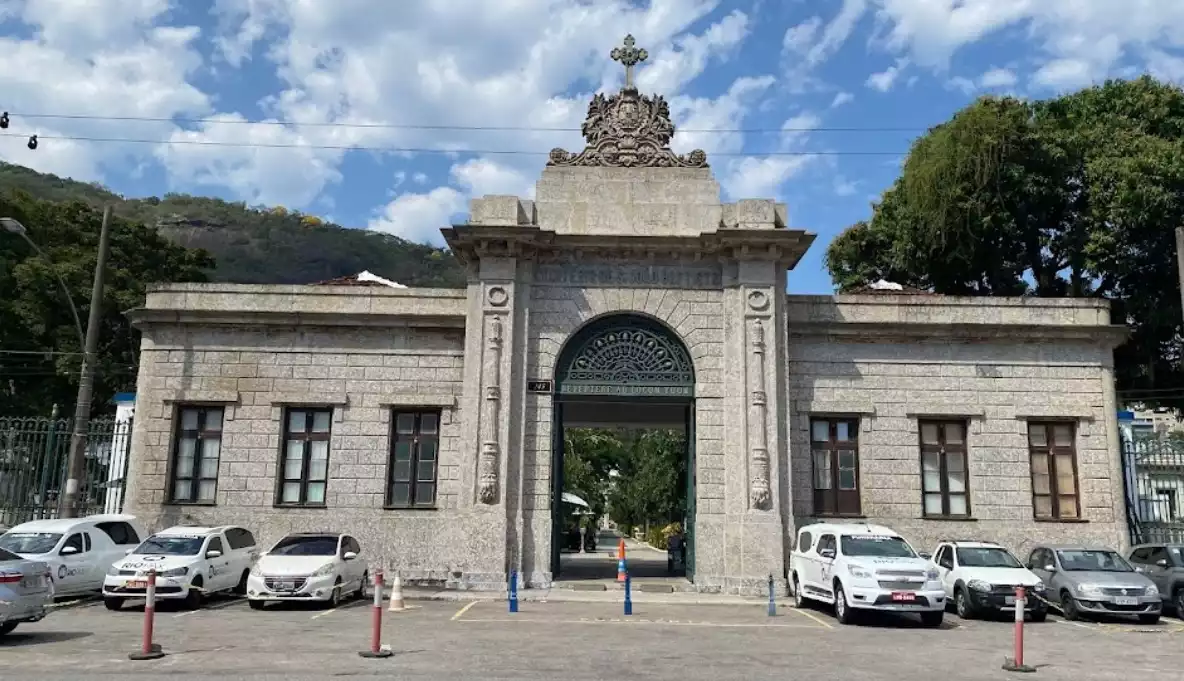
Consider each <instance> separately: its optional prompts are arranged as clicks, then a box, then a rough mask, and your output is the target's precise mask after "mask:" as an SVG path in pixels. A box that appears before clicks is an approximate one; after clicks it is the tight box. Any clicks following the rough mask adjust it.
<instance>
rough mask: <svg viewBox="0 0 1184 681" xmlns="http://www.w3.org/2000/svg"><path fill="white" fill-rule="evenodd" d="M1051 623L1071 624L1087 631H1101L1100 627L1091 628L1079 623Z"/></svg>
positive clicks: (1061, 621)
mask: <svg viewBox="0 0 1184 681" xmlns="http://www.w3.org/2000/svg"><path fill="white" fill-rule="evenodd" d="M1053 621H1054V622H1059V623H1060V624H1071V625H1073V626H1075V627H1080V628H1081V629H1085V630H1087V631H1101V628H1100V627H1091V626H1089V625H1088V624H1082V623H1081V622H1070V621H1069V620H1053Z"/></svg>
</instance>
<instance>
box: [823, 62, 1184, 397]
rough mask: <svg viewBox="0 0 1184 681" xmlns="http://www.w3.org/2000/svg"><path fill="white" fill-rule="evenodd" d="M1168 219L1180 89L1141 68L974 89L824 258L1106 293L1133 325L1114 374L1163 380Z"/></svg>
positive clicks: (1182, 98)
mask: <svg viewBox="0 0 1184 681" xmlns="http://www.w3.org/2000/svg"><path fill="white" fill-rule="evenodd" d="M1181 225H1184V91H1182V90H1180V89H1179V88H1177V87H1175V86H1172V85H1168V84H1164V83H1160V82H1157V81H1155V80H1154V79H1151V78H1148V77H1144V78H1140V79H1138V80H1133V81H1110V82H1107V83H1105V84H1103V85H1100V86H1097V87H1092V88H1088V89H1086V90H1082V91H1080V92H1077V93H1073V94H1069V95H1065V96H1063V97H1058V98H1054V99H1049V100H1045V101H1036V102H1024V101H1020V100H1016V99H1011V98H995V97H985V98H982V99H980V100H978V101H976V102H975V103H973V104H971V105H970V106H968V107H967V108H965V109H963V110H962V111H960V112H958V113H957V114H956V115H955V116H954V117H953V118H952V119H951V120H950V121H948V122H947V123H944V124H942V125H939V126H937V127H935V128H933V129H931V130H930V131H929V132H928V133H927V134H926V135H924V136H922V137H921V138H920V139H918V140H917V141H916V143H915V144H914V145H913V148H912V149H911V150H910V152H909V156H908V158H907V160H906V162H905V164H904V167H903V169H902V172H901V175H900V177H899V178H898V179H897V180H896V182H895V183H894V184H893V186H892V188H891V189H889V190H888V191H886V192H885V193H884V195H883V196H882V197H881V200H880V201H879V202H878V203H877V204H875V205H874V206H873V209H872V217H871V219H870V220H868V221H865V222H861V223H858V224H856V225H854V226H852V227H851V228H849V229H848V230H847V231H846V232H844V233H843V234H841V235H840V236H839V237H838V238H836V239H835V241H834V242H833V243H832V244H831V246H830V247H829V249H828V250H827V266H828V268H829V270H830V272H831V275H832V277H833V278H834V280H835V282H836V284H837V285H838V286H839V288H840V290H846V289H850V288H854V287H857V286H860V285H864V284H866V283H868V282H869V281H870V280H875V279H879V278H885V279H888V280H891V281H895V282H898V283H901V284H906V285H909V286H914V287H917V288H921V289H925V290H930V291H933V292H936V293H942V294H951V295H1038V296H1104V297H1107V298H1109V299H1111V300H1113V301H1114V302H1115V307H1114V318H1115V319H1116V320H1117V321H1119V322H1120V323H1121V322H1125V323H1127V324H1128V325H1129V327H1130V330H1131V339H1130V341H1129V342H1127V343H1126V344H1125V345H1123V346H1122V347H1120V348H1119V349H1118V351H1117V353H1116V362H1117V375H1118V381H1119V386H1120V388H1123V389H1147V388H1161V387H1172V388H1174V387H1178V386H1179V385H1180V384H1181V381H1182V380H1184V372H1182V371H1181V368H1180V361H1179V359H1180V357H1182V356H1184V335H1182V332H1184V329H1182V325H1181V315H1182V310H1181V306H1180V285H1179V282H1178V281H1177V279H1176V272H1175V247H1174V241H1173V239H1174V236H1173V231H1174V229H1175V228H1176V227H1177V226H1181ZM1161 403H1170V404H1171V406H1176V407H1181V406H1184V400H1175V401H1161Z"/></svg>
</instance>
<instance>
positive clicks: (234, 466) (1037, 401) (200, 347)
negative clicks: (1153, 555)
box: [127, 42, 1126, 591]
mask: <svg viewBox="0 0 1184 681" xmlns="http://www.w3.org/2000/svg"><path fill="white" fill-rule="evenodd" d="M615 55H616V56H617V57H621V60H622V61H623V62H625V64H626V66H627V67H629V68H630V69H631V68H632V66H633V65H635V64H636V63H637V62H638V61H640V60H641V59H643V58H644V51H638V50H636V49H634V48H633V47H632V44H631V42H629V43H627V44H626V48H625V49H624V50H617V51H615ZM673 132H674V129H673V125H672V124H671V123H670V120H669V114H668V109H667V106H666V103H665V102H664V101H663V100H662V98H661V97H658V96H654V97H648V96H644V95H641V94H640V93H639V92H638V91H637V90H636V89H634V88H633V87H632V85H631V80H629V79H627V82H626V87H625V88H623V89H622V90H621V91H620V92H619V93H616V94H614V95H612V96H611V97H604V96H600V95H598V96H597V97H595V98H594V99H593V101H592V103H591V104H590V106H589V116H588V121H587V122H586V123H585V125H584V134H585V138H586V139H587V142H588V147H587V148H586V149H585V150H584V151H582V152H580V153H576V154H572V153H568V152H565V151H562V150H556V151H554V152H552V154H551V159H550V162H549V163H548V165H547V167H546V169H545V170H544V171H543V173H542V177H541V178H540V180H539V182H538V184H537V189H536V195H535V199H534V200H524V199H520V198H518V197H513V196H487V197H484V198H480V199H475V200H474V201H473V202H472V205H471V214H470V217H469V219H468V221H467V222H465V223H464V224H461V225H457V226H453V227H451V228H447V229H445V230H443V232H444V235H445V238H446V239H447V241H448V243H449V245H450V246H451V248H452V249H453V251H454V253H455V254H456V255H457V257H458V258H459V259H460V260H461V261H462V262H463V263H464V264H465V265H466V267H467V268H468V274H469V277H468V278H469V281H468V286H467V288H466V289H460V290H436V289H415V288H403V289H395V288H388V287H383V286H362V287H358V286H332V285H330V286H254V285H252V286H245V285H227V284H176V285H166V286H159V287H156V288H154V289H153V290H152V291H151V292H150V293H149V295H148V297H147V301H146V304H145V306H144V307H143V308H141V309H138V310H135V311H132V312H131V313H130V315H131V317H132V319H133V322H134V323H135V324H136V326H137V327H138V328H139V329H140V330H141V331H142V334H143V340H142V347H141V360H140V374H139V381H138V387H137V405H136V414H137V418H136V422H135V430H134V434H133V442H132V452H131V472H130V475H129V481H128V491H127V498H128V505H129V507H130V511H131V512H133V513H136V514H137V515H139V516H141V517H143V518H144V519H145V520H146V521H147V523H148V524H149V525H151V526H153V527H156V528H160V527H164V526H168V525H172V524H178V523H231V522H233V523H241V524H244V525H246V526H248V527H250V528H252V529H254V530H255V531H256V533H257V534H258V535H259V536H260V539H261V540H262V541H263V542H265V543H266V542H270V541H273V540H275V539H278V538H279V537H280V536H282V534H284V533H286V532H290V531H317V530H338V531H346V532H350V533H353V534H354V535H356V536H357V537H358V538H359V539H360V540H361V542H362V546H363V550H364V551H366V552H367V553H368V554H369V559H370V560H371V561H374V562H376V563H378V562H381V563H383V564H386V565H388V566H390V567H394V568H397V569H399V570H400V571H402V573H403V575H404V576H405V577H406V578H409V579H412V580H422V581H430V582H434V583H442V584H445V585H447V586H450V587H454V588H491V589H496V588H501V586H502V585H503V584H505V580H506V579H507V574H508V573H509V572H510V571H511V570H515V571H517V572H518V573H519V574H520V575H522V579H523V582H524V583H525V584H526V585H528V586H547V585H549V584H551V583H552V582H553V580H554V578H555V568H556V566H557V564H558V563H557V556H558V548H557V545H556V534H555V531H554V526H555V517H554V515H553V512H554V510H555V507H556V505H557V504H556V501H557V499H558V498H559V494H560V493H561V492H562V490H561V488H560V487H559V485H558V484H557V475H556V474H555V473H556V471H557V470H558V469H557V466H560V465H561V462H562V451H561V442H562V438H561V437H559V433H560V431H561V429H562V427H563V425H564V424H566V425H569V426H570V425H572V424H573V423H575V422H577V421H578V422H580V423H584V424H588V423H594V424H600V425H612V424H615V423H636V422H638V420H639V419H640V420H641V421H643V422H644V421H647V419H648V420H649V421H653V422H661V423H664V424H670V423H674V422H678V423H679V424H680V425H683V426H685V427H686V428H687V429H688V432H689V433H691V434H692V436H691V438H690V440H691V448H690V450H691V451H689V452H688V459H689V461H690V462H691V467H692V470H693V472H694V473H693V476H692V477H691V480H690V482H689V486H688V495H689V501H690V508H691V509H692V510H691V511H690V512H689V514H688V518H687V522H688V528H690V529H692V532H693V534H692V537H693V547H694V550H693V564H692V568H693V569H692V571H691V572H692V574H691V577H690V579H691V581H692V582H693V583H694V584H695V586H696V587H697V588H701V589H704V590H726V591H747V590H754V589H759V588H762V587H763V585H764V583H765V581H764V580H765V579H766V577H767V575H769V574H775V575H776V574H783V573H784V569H785V565H786V554H787V550H788V548H789V546H790V543H791V542H792V536H793V530H794V528H795V527H797V526H799V525H801V524H803V523H807V522H810V521H811V520H813V519H814V518H817V517H823V516H826V517H829V516H835V515H842V516H844V517H848V518H851V519H855V520H859V519H867V520H868V521H874V522H879V523H884V524H887V525H890V526H893V527H896V528H898V529H899V530H900V531H902V532H903V533H904V534H905V535H906V536H907V537H908V538H909V539H911V540H912V541H914V542H915V543H917V544H919V545H920V546H925V547H928V546H929V545H930V544H932V543H933V542H935V541H936V540H937V539H938V538H940V537H945V536H953V535H957V536H959V537H984V538H989V539H996V540H999V541H1003V542H1004V543H1006V544H1008V545H1010V546H1012V547H1013V548H1015V549H1017V550H1022V549H1023V548H1024V547H1025V546H1027V545H1028V544H1030V543H1031V542H1034V541H1038V540H1042V539H1051V538H1057V539H1065V538H1067V537H1075V538H1079V539H1081V540H1089V541H1096V542H1099V543H1104V544H1111V545H1118V544H1121V543H1122V542H1123V541H1124V540H1125V537H1126V524H1125V520H1124V513H1123V498H1122V487H1121V485H1122V482H1121V480H1122V478H1121V474H1120V469H1119V458H1118V456H1117V451H1118V445H1117V424H1116V409H1115V397H1114V387H1113V368H1112V367H1113V362H1112V350H1113V347H1114V346H1115V345H1116V344H1117V343H1119V342H1121V340H1122V338H1123V331H1122V329H1121V328H1120V327H1115V326H1114V325H1111V323H1110V319H1109V312H1108V307H1107V306H1106V304H1105V303H1104V302H1101V301H1092V300H1037V299H963V298H946V297H940V296H928V295H904V294H900V295H883V294H868V295H855V296H833V297H832V296H795V295H787V294H785V290H786V286H787V274H788V273H789V271H790V270H792V268H793V267H794V266H795V265H796V264H797V262H798V260H799V259H800V258H801V256H802V254H803V253H804V252H805V251H806V249H807V248H808V247H809V246H810V244H811V242H812V241H813V235H811V234H809V233H807V232H804V231H802V230H797V229H791V228H789V227H788V226H787V225H786V207H785V206H784V205H783V204H778V203H776V202H774V201H770V200H742V201H737V202H735V203H723V202H721V201H720V187H719V184H718V183H717V182H716V181H715V179H714V178H713V176H712V173H711V170H710V168H709V167H708V165H707V159H706V155H705V154H703V153H702V152H700V151H695V152H691V153H690V154H687V155H685V156H680V155H677V154H675V153H674V152H672V151H671V150H670V148H669V142H670V139H671V136H672V135H673ZM385 274H394V275H395V278H396V279H397V273H385Z"/></svg>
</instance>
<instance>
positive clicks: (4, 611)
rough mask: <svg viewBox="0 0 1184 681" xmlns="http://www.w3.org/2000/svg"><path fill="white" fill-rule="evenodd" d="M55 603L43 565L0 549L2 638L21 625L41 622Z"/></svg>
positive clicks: (41, 562)
mask: <svg viewBox="0 0 1184 681" xmlns="http://www.w3.org/2000/svg"><path fill="white" fill-rule="evenodd" d="M51 603H53V580H51V579H50V578H49V566H48V565H47V564H45V562H43V561H35V560H26V559H25V558H21V557H20V556H18V555H17V554H15V553H12V552H11V551H5V550H4V549H0V636H4V635H5V634H7V633H8V632H10V631H12V630H13V629H16V628H17V625H19V624H21V623H22V622H38V621H40V620H42V619H44V618H45V616H46V615H48V614H49V606H50V604H51Z"/></svg>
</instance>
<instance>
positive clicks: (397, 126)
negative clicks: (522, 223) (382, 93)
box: [8, 112, 927, 139]
mask: <svg viewBox="0 0 1184 681" xmlns="http://www.w3.org/2000/svg"><path fill="white" fill-rule="evenodd" d="M8 113H9V116H11V117H12V118H29V119H38V120H65V121H111V122H124V123H130V122H138V123H188V124H217V125H264V126H282V127H300V128H344V129H358V130H456V131H466V132H482V131H486V132H580V129H579V128H552V127H531V126H498V125H445V124H439V123H436V124H416V123H344V122H324V121H299V120H282V119H277V120H224V119H221V118H165V117H157V116H98V115H92V114H52V113H19V112H8ZM925 130H927V128H916V127H912V128H895V127H827V126H820V127H815V128H811V127H785V128H678V132H693V133H699V134H734V133H750V134H758V133H760V134H768V133H780V132H786V133H792V132H867V133H875V132H924V131H925ZM47 139H48V138H47Z"/></svg>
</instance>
